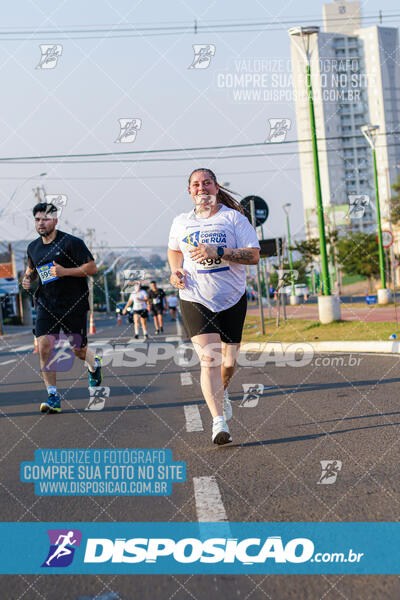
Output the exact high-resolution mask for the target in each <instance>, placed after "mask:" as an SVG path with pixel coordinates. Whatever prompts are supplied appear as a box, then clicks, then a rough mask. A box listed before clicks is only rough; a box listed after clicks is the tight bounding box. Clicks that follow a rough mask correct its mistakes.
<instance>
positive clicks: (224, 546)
mask: <svg viewBox="0 0 400 600" xmlns="http://www.w3.org/2000/svg"><path fill="white" fill-rule="evenodd" d="M0 536H1V540H2V544H1V545H0V573H2V574H17V573H21V574H42V575H44V574H47V575H49V574H65V575H67V574H81V573H83V574H130V573H131V574H139V573H140V574H149V575H155V574H165V573H174V574H179V573H187V574H207V573H209V574H214V575H216V574H224V573H235V574H239V573H243V574H268V573H288V574H329V573H341V574H400V560H399V547H400V523H276V522H274V523H110V522H107V523H97V522H96V523H84V522H76V523H21V522H18V523H0Z"/></svg>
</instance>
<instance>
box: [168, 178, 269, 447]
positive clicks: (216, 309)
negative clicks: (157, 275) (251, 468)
mask: <svg viewBox="0 0 400 600" xmlns="http://www.w3.org/2000/svg"><path fill="white" fill-rule="evenodd" d="M188 191H189V194H190V196H191V197H192V200H193V202H194V210H191V211H190V212H188V213H182V214H180V215H178V216H177V217H176V218H175V219H174V221H173V223H172V227H171V231H170V237H169V242H168V260H169V265H170V267H171V277H170V282H171V285H173V286H174V287H176V288H178V289H179V296H180V307H181V313H182V317H183V321H184V324H185V327H186V329H187V331H188V333H189V335H190V338H191V341H192V343H193V346H194V348H195V350H196V353H197V355H198V357H199V360H200V365H201V377H200V383H201V390H202V392H203V395H204V398H205V401H206V402H207V406H208V408H209V410H210V412H211V416H212V417H213V428H212V441H213V442H214V443H215V444H218V445H222V444H227V443H228V442H231V441H232V438H231V435H230V432H229V428H228V425H227V423H226V421H228V420H229V419H230V418H231V416H232V407H231V403H230V400H229V395H228V391H227V388H228V384H229V381H230V379H231V378H232V375H233V373H234V371H235V368H236V356H237V353H238V351H239V347H240V341H241V339H242V330H243V323H244V319H245V316H246V308H247V299H246V267H245V266H244V265H256V264H257V263H258V261H259V260H260V250H259V248H260V245H259V243H258V239H257V234H256V232H255V230H254V228H253V227H252V225H251V224H250V223H249V221H248V219H247V218H246V217H245V216H244V214H243V211H242V208H241V206H240V204H239V203H238V202H237V201H236V200H235V199H234V198H233V197H232V196H231V195H230V194H229V193H228V191H227V190H226V189H225V188H223V187H222V186H220V185H219V184H218V183H217V179H216V176H215V174H214V173H213V172H212V171H211V170H210V169H196V170H195V171H193V172H192V173H191V175H190V177H189V187H188Z"/></svg>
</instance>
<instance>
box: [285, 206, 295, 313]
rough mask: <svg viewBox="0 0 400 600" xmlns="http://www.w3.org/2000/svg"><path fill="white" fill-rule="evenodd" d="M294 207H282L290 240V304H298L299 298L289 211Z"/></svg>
mask: <svg viewBox="0 0 400 600" xmlns="http://www.w3.org/2000/svg"><path fill="white" fill-rule="evenodd" d="M291 206H292V205H291V204H290V202H287V203H286V204H284V205H283V206H282V208H283V210H284V211H285V214H286V229H287V238H288V254H289V269H290V282H291V286H292V294H291V296H290V304H297V301H298V300H297V296H296V288H295V284H294V271H293V256H292V248H291V246H292V240H291V236H290V221H289V210H290V207H291Z"/></svg>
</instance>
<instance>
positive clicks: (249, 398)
mask: <svg viewBox="0 0 400 600" xmlns="http://www.w3.org/2000/svg"><path fill="white" fill-rule="evenodd" d="M242 387H243V399H242V401H241V403H240V404H239V406H240V407H241V408H255V407H256V406H257V405H258V401H259V400H260V396H261V395H262V393H263V391H264V384H263V383H243V384H242Z"/></svg>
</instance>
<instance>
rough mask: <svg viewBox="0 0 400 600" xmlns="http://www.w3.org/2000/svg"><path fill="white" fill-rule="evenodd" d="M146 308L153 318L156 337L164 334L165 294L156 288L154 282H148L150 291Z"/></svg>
mask: <svg viewBox="0 0 400 600" xmlns="http://www.w3.org/2000/svg"><path fill="white" fill-rule="evenodd" d="M148 296H149V302H148V307H149V310H150V311H151V314H152V315H153V318H154V327H155V330H156V335H158V334H159V333H164V329H163V313H164V312H165V310H166V309H165V292H164V290H162V289H161V288H158V287H157V284H156V282H155V281H150V291H149V292H148Z"/></svg>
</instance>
